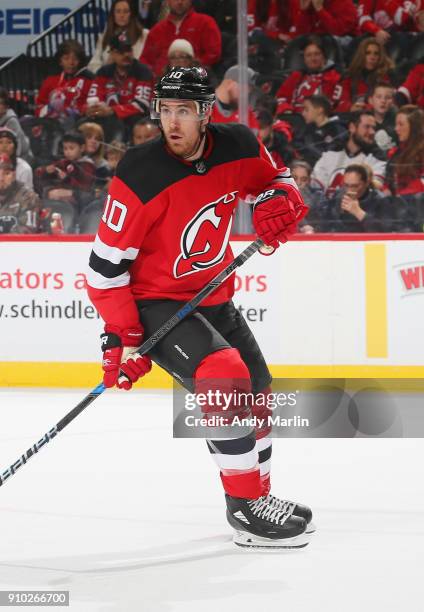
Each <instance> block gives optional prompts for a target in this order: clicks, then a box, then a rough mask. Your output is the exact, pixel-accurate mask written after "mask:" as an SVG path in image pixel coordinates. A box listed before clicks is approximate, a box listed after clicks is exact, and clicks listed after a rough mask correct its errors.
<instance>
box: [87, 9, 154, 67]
mask: <svg viewBox="0 0 424 612" xmlns="http://www.w3.org/2000/svg"><path fill="white" fill-rule="evenodd" d="M122 32H125V33H126V35H127V37H128V39H129V40H130V42H131V47H132V50H133V55H134V57H137V58H138V57H140V55H141V54H142V52H143V49H144V44H145V42H146V39H147V35H148V33H149V30H147V29H146V28H144V27H143V25H142V24H141V23H140V21H139V19H138V16H137V12H136V11H135V10H134V6H133V4H132V3H131V2H130V1H129V0H114V2H113V3H112V6H111V9H110V11H109V15H108V18H107V23H106V29H105V31H104V32H103V34H100V36H99V39H98V41H97V45H96V50H95V52H94V55H93V57H92V59H91V60H90V63H89V64H88V68H89V70H91V71H92V72H94V73H96V72H97V71H98V70H100V68H101V67H102V66H105V65H106V64H110V63H111V62H112V61H113V58H112V57H111V53H110V51H111V48H110V41H111V40H112V38H114V37H116V36H119V35H120V34H122Z"/></svg>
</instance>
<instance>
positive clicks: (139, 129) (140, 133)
mask: <svg viewBox="0 0 424 612" xmlns="http://www.w3.org/2000/svg"><path fill="white" fill-rule="evenodd" d="M159 135H160V129H159V127H158V126H157V124H156V123H155V122H154V121H153V120H152V119H150V117H144V118H143V119H139V120H138V121H137V123H135V124H134V126H133V129H132V139H131V140H132V144H133V145H134V146H136V145H141V144H143V143H145V142H148V141H149V140H153V139H154V138H157V137H158V136H159Z"/></svg>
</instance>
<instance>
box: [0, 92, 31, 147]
mask: <svg viewBox="0 0 424 612" xmlns="http://www.w3.org/2000/svg"><path fill="white" fill-rule="evenodd" d="M2 128H8V129H9V130H11V131H12V132H13V133H14V134H15V136H16V142H17V149H16V153H17V155H20V156H21V157H24V158H25V157H29V158H31V151H30V146H29V140H28V138H27V137H26V136H25V133H24V131H23V130H22V127H21V124H20V123H19V120H18V117H17V116H16V113H15V111H14V110H13V109H12V108H10V107H9V94H8V93H7V90H6V89H5V88H4V87H0V129H2Z"/></svg>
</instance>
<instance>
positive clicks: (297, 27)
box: [290, 0, 357, 36]
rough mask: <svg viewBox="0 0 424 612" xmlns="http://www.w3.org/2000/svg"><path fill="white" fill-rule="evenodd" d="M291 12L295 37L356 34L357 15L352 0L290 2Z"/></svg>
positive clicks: (302, 0) (296, 0)
mask: <svg viewBox="0 0 424 612" xmlns="http://www.w3.org/2000/svg"><path fill="white" fill-rule="evenodd" d="M290 10H291V14H292V20H293V28H292V32H293V34H294V35H295V36H300V35H301V34H330V35H331V36H346V35H350V36H354V35H355V34H356V20H357V15H356V9H355V5H354V4H353V2H352V0H290Z"/></svg>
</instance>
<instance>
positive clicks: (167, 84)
mask: <svg viewBox="0 0 424 612" xmlns="http://www.w3.org/2000/svg"><path fill="white" fill-rule="evenodd" d="M163 99H168V100H193V101H194V102H197V103H198V111H199V114H200V115H204V114H205V112H206V110H207V109H208V108H211V107H212V105H213V103H214V102H215V90H214V88H213V87H212V85H211V84H210V81H209V76H208V73H207V72H206V70H205V69H204V68H198V67H192V68H182V67H179V66H176V67H174V68H171V69H170V70H168V72H167V73H166V74H164V76H163V77H162V78H161V79H160V80H159V82H158V84H157V85H156V88H155V91H154V95H153V100H152V108H151V111H152V112H151V115H152V118H153V119H159V115H160V108H159V102H160V100H163ZM201 118H202V117H201Z"/></svg>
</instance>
